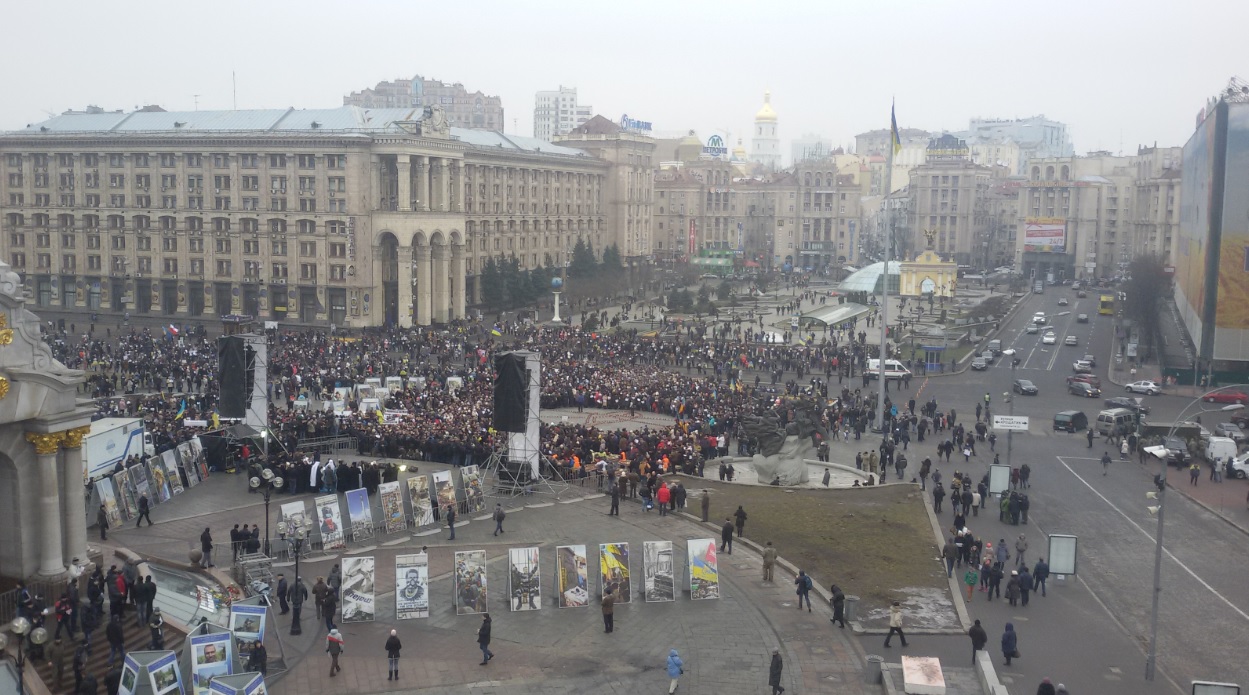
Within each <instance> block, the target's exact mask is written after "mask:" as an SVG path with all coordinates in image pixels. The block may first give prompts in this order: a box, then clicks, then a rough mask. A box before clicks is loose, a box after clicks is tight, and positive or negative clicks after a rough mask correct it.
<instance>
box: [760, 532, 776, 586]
mask: <svg viewBox="0 0 1249 695" xmlns="http://www.w3.org/2000/svg"><path fill="white" fill-rule="evenodd" d="M775 567H776V548H773V547H772V541H768V544H767V546H766V547H764V549H763V581H765V582H770V581H772V571H773V569H774V568H775Z"/></svg>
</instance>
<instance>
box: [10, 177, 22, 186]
mask: <svg viewBox="0 0 1249 695" xmlns="http://www.w3.org/2000/svg"><path fill="white" fill-rule="evenodd" d="M9 186H11V187H13V188H20V187H21V186H22V175H21V174H9Z"/></svg>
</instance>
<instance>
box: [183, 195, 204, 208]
mask: <svg viewBox="0 0 1249 695" xmlns="http://www.w3.org/2000/svg"><path fill="white" fill-rule="evenodd" d="M186 206H187V207H188V208H190V209H192V210H203V209H204V196H202V195H191V196H187V199H186Z"/></svg>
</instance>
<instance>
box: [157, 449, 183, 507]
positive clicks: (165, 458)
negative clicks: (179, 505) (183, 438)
mask: <svg viewBox="0 0 1249 695" xmlns="http://www.w3.org/2000/svg"><path fill="white" fill-rule="evenodd" d="M160 460H161V465H163V466H164V467H165V478H166V479H167V480H168V481H169V490H170V496H171V497H172V496H173V495H181V494H182V493H183V492H185V490H183V488H182V476H180V475H178V452H177V450H176V449H170V450H169V451H166V452H165V453H163V454H161V455H160Z"/></svg>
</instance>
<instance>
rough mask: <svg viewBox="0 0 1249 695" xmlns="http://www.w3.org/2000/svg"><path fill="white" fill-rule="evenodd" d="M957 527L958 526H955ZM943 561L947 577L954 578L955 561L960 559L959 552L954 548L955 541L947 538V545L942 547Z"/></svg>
mask: <svg viewBox="0 0 1249 695" xmlns="http://www.w3.org/2000/svg"><path fill="white" fill-rule="evenodd" d="M955 526H956V527H957V524H956V525H955ZM941 559H943V560H945V576H946V578H947V579H948V578H950V577H953V576H954V561H955V560H956V559H958V551H957V549H956V548H955V547H954V539H953V538H947V539H946V540H945V545H944V546H942V547H941Z"/></svg>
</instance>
